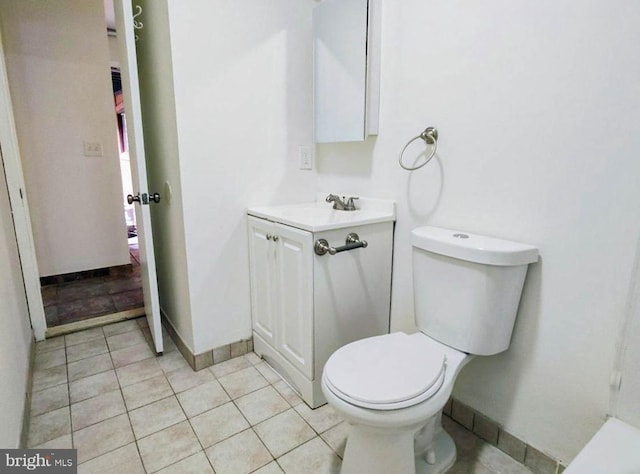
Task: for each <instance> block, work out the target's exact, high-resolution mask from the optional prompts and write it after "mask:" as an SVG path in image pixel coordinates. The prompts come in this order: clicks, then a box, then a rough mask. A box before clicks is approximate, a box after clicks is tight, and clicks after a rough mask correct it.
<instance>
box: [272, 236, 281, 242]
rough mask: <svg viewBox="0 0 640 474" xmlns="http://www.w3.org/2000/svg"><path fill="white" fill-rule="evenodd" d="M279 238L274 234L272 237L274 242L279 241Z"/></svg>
mask: <svg viewBox="0 0 640 474" xmlns="http://www.w3.org/2000/svg"><path fill="white" fill-rule="evenodd" d="M279 238H280V237H278V236H277V235H274V236H273V237H271V239H273V241H274V242H277V241H278V239H279Z"/></svg>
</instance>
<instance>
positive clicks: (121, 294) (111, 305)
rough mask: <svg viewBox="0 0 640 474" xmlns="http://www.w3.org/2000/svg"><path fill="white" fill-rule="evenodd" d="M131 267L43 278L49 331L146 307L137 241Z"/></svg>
mask: <svg viewBox="0 0 640 474" xmlns="http://www.w3.org/2000/svg"><path fill="white" fill-rule="evenodd" d="M130 241H131V242H130V244H129V255H130V257H131V264H130V265H122V266H119V267H112V268H110V269H100V270H98V271H95V272H94V273H93V274H91V275H86V273H88V272H81V273H83V275H82V276H83V278H81V279H78V274H71V275H57V276H53V277H44V278H41V281H42V283H43V285H42V287H41V292H42V301H43V304H44V310H45V318H46V320H47V327H54V326H61V325H64V324H69V323H74V322H77V321H82V320H85V319H90V318H93V317H96V316H103V315H106V314H113V313H118V312H121V311H127V310H130V309H134V308H142V307H144V298H143V296H142V281H141V279H140V257H139V250H138V242H137V238H134V239H130Z"/></svg>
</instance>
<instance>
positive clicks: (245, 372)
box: [218, 367, 269, 399]
mask: <svg viewBox="0 0 640 474" xmlns="http://www.w3.org/2000/svg"><path fill="white" fill-rule="evenodd" d="M218 381H219V382H220V384H221V385H222V387H223V388H224V389H225V390H226V391H227V393H228V394H229V396H230V397H231V398H232V399H236V398H238V397H241V396H242V395H246V394H247V393H251V392H254V391H256V390H258V389H260V388H262V387H266V386H267V385H269V382H267V380H266V379H265V378H264V377H263V376H262V375H260V372H258V371H257V370H256V369H255V368H254V367H247V368H246V369H242V370H240V371H238V372H234V373H232V374H229V375H225V376H223V377H220V378H219V379H218Z"/></svg>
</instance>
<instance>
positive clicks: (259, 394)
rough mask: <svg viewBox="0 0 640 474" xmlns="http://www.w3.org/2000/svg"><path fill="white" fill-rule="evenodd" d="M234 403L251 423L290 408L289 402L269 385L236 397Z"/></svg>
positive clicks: (254, 423) (256, 422) (253, 423)
mask: <svg viewBox="0 0 640 474" xmlns="http://www.w3.org/2000/svg"><path fill="white" fill-rule="evenodd" d="M236 405H237V406H238V408H239V409H240V411H241V412H242V414H243V415H244V416H245V418H246V419H247V420H248V421H249V423H251V424H252V425H256V424H258V423H260V422H261V421H264V420H266V419H267V418H271V417H272V416H275V415H277V414H278V413H282V412H283V411H286V410H288V409H289V408H291V406H290V405H289V403H287V401H286V400H285V399H284V398H282V396H281V395H280V394H279V393H278V392H277V391H276V390H275V389H274V388H273V387H271V386H267V387H265V388H261V389H260V390H256V391H255V392H252V393H250V394H248V395H245V396H243V397H240V398H238V399H236Z"/></svg>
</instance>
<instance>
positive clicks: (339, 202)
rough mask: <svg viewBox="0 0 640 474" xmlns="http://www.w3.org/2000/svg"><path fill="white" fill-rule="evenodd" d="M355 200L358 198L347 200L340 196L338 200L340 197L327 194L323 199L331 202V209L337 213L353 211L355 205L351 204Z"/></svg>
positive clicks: (353, 197) (352, 197)
mask: <svg viewBox="0 0 640 474" xmlns="http://www.w3.org/2000/svg"><path fill="white" fill-rule="evenodd" d="M355 199H360V198H358V197H355V196H351V197H350V198H349V199H347V198H345V197H344V196H342V199H340V196H337V195H335V194H329V195H328V196H327V198H326V199H325V201H327V202H333V208H334V209H335V210H337V211H355V210H356V205H355V203H354V202H353V201H354V200H355Z"/></svg>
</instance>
